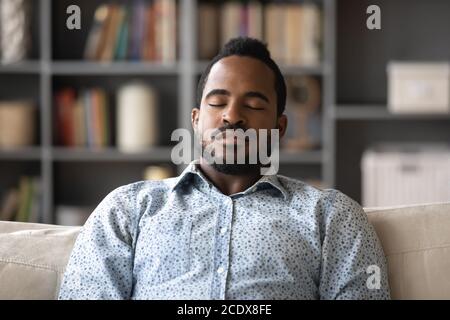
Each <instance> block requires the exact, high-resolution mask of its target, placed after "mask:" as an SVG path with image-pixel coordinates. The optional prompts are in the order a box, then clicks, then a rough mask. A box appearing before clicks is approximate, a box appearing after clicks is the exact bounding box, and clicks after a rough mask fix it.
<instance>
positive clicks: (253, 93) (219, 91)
mask: <svg viewBox="0 0 450 320" xmlns="http://www.w3.org/2000/svg"><path fill="white" fill-rule="evenodd" d="M214 95H222V96H231V93H230V91H228V90H225V89H213V90H211V91H210V92H208V94H207V95H206V97H205V99H208V98H209V97H211V96H214ZM244 97H247V98H260V99H262V100H264V101H266V102H267V103H270V102H269V98H267V97H266V96H265V95H264V94H262V93H261V92H258V91H248V92H246V93H245V94H244Z"/></svg>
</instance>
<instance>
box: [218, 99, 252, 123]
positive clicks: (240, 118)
mask: <svg viewBox="0 0 450 320" xmlns="http://www.w3.org/2000/svg"><path fill="white" fill-rule="evenodd" d="M222 122H223V124H225V125H238V126H241V127H245V126H246V124H247V121H246V118H245V116H244V115H243V114H242V107H241V106H240V104H239V102H238V101H235V102H232V103H229V105H228V106H227V107H226V108H225V109H224V110H223V113H222Z"/></svg>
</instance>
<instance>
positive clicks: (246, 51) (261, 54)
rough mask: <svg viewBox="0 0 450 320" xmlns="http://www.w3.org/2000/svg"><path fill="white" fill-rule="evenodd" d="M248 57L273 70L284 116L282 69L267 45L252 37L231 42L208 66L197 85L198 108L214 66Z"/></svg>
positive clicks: (279, 102)
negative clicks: (225, 60) (228, 59)
mask: <svg viewBox="0 0 450 320" xmlns="http://www.w3.org/2000/svg"><path fill="white" fill-rule="evenodd" d="M233 55H237V56H247V57H252V58H255V59H258V60H260V61H262V62H263V63H265V64H266V65H267V66H268V67H269V68H270V69H272V71H273V73H274V75H275V92H276V94H277V114H278V116H280V115H282V114H283V112H284V108H285V105H286V83H285V82H284V77H283V75H282V74H281V71H280V68H279V67H278V65H277V64H276V63H275V61H273V60H272V58H271V57H270V52H269V50H268V49H267V44H266V43H264V42H262V41H260V40H258V39H254V38H250V37H237V38H233V39H231V40H229V41H228V42H227V43H226V44H225V46H224V47H223V48H222V50H221V51H220V52H219V54H217V55H216V56H215V57H214V58H213V59H212V60H211V61H210V62H209V64H208V66H207V67H206V69H205V71H203V73H202V76H201V77H200V80H199V82H198V85H197V101H196V103H197V106H196V107H197V108H200V105H201V101H202V96H203V90H204V89H205V84H206V81H207V80H208V76H209V73H210V71H211V68H212V66H213V65H214V64H215V63H216V62H217V61H219V60H221V59H223V58H225V57H229V56H233Z"/></svg>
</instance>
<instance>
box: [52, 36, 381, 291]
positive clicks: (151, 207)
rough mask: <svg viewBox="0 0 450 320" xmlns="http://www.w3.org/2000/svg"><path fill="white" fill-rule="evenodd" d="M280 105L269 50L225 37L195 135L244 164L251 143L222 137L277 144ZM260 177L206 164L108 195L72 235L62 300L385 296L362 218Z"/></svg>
mask: <svg viewBox="0 0 450 320" xmlns="http://www.w3.org/2000/svg"><path fill="white" fill-rule="evenodd" d="M285 99H286V87H285V84H284V79H283V76H282V75H281V73H280V70H279V68H278V66H277V65H276V64H275V63H274V61H273V60H272V59H271V58H270V53H269V52H268V50H267V48H266V46H265V44H263V43H261V42H260V41H258V40H255V39H251V38H236V39H232V40H230V41H229V42H228V43H227V44H226V45H225V47H224V48H223V49H222V51H221V52H220V53H219V55H218V56H216V57H215V58H214V59H213V60H212V61H211V63H210V65H209V66H208V68H207V69H206V71H205V72H204V74H203V75H202V78H201V79H200V82H199V86H198V101H197V107H196V108H194V109H193V110H192V125H193V128H194V131H195V133H196V136H197V137H199V139H200V140H201V141H200V142H201V145H202V146H203V149H205V148H206V147H208V146H211V145H213V146H215V148H214V152H213V154H214V158H215V159H217V158H221V157H224V155H225V154H226V150H229V149H230V148H232V149H236V148H238V147H239V146H241V147H242V145H244V146H245V152H246V153H245V154H246V157H245V158H246V160H248V159H249V148H248V147H247V143H248V141H246V142H242V141H239V140H236V139H234V138H233V137H232V138H231V139H229V137H228V136H226V137H223V135H222V134H223V133H224V132H226V129H243V130H248V129H255V130H259V129H278V130H279V131H278V132H279V136H280V137H282V136H283V135H284V133H285V131H286V126H287V119H286V116H285V115H283V111H284V106H285ZM211 131H216V133H217V132H218V133H220V134H215V135H211V134H209V133H210V132H211ZM207 132H208V134H205V133H207ZM258 132H259V131H258ZM221 137H223V138H222V139H221ZM259 139H261V135H259V136H258V140H259ZM260 168H261V163H260V162H258V163H256V164H255V163H253V164H249V163H246V164H236V163H231V164H227V163H226V162H223V163H220V162H219V163H216V162H211V161H205V159H204V157H201V159H200V161H195V162H193V163H191V164H190V165H189V166H188V167H187V168H186V170H185V171H184V172H183V173H182V174H181V175H180V176H179V177H176V178H170V179H165V180H160V181H141V182H137V183H133V184H129V185H126V186H123V187H120V188H118V189H116V190H114V191H113V192H111V193H110V194H109V195H108V196H107V197H106V198H105V199H104V200H103V201H102V202H101V203H100V204H99V205H98V207H97V208H96V209H95V211H94V212H93V214H92V215H91V216H90V218H89V219H88V221H87V222H86V224H85V226H84V227H83V230H82V232H81V233H80V235H79V236H78V238H77V241H76V243H75V246H74V249H73V252H72V255H71V258H70V261H69V263H68V266H67V269H66V273H65V276H64V280H63V283H62V285H61V290H60V296H59V297H60V298H61V299H129V298H131V299H387V298H389V286H388V281H387V274H386V261H385V257H384V254H383V250H382V248H381V246H380V243H379V240H378V238H377V236H376V234H375V232H374V230H373V228H372V227H371V225H370V224H369V223H368V221H367V218H366V215H365V213H364V211H363V210H362V208H361V207H360V206H359V205H358V204H357V203H356V202H355V201H353V200H352V199H350V198H349V197H348V196H346V195H344V194H342V193H341V192H339V191H337V190H333V189H325V190H320V189H317V188H315V187H312V186H309V185H307V184H306V183H304V182H302V181H299V180H294V179H291V178H287V177H284V176H281V175H276V174H274V175H261V172H260V170H259V169H260Z"/></svg>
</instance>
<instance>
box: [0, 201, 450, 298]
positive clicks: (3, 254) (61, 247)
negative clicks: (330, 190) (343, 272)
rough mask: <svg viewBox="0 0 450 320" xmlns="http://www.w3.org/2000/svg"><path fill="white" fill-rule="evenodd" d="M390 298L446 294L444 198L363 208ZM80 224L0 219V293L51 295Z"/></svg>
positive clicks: (448, 247)
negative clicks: (381, 252)
mask: <svg viewBox="0 0 450 320" xmlns="http://www.w3.org/2000/svg"><path fill="white" fill-rule="evenodd" d="M364 210H365V211H366V213H367V215H368V217H369V221H370V222H371V223H372V224H373V226H374V227H375V230H376V232H377V234H378V236H379V238H380V240H381V244H382V246H383V249H384V251H385V254H386V256H387V261H388V268H389V282H390V286H391V295H392V298H393V299H450V277H449V276H448V274H447V272H448V270H450V203H442V204H428V205H416V206H403V207H391V208H364ZM80 229H81V228H80V227H63V226H56V225H44V224H31V223H21V222H4V221H0V299H55V298H57V295H58V290H59V286H60V283H61V280H62V276H63V273H64V269H65V267H66V264H67V261H68V259H69V256H70V253H71V250H72V247H73V244H74V242H75V239H76V236H77V235H78V233H79V231H80Z"/></svg>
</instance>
